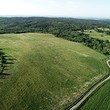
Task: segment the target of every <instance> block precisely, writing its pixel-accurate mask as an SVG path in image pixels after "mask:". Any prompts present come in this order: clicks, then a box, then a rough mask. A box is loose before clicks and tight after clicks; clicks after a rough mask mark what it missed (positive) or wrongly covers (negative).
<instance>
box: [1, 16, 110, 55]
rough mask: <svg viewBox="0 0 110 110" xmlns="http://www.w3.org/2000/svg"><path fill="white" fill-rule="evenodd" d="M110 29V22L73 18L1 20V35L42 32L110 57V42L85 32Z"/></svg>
mask: <svg viewBox="0 0 110 110" xmlns="http://www.w3.org/2000/svg"><path fill="white" fill-rule="evenodd" d="M106 27H107V28H110V21H109V20H107V21H104V20H84V19H73V18H42V17H39V18H37V17H29V18H19V17H18V18H0V33H1V34H4V33H25V32H42V33H51V34H54V35H55V36H56V37H62V38H64V39H67V40H70V41H74V42H81V43H84V44H85V45H86V46H88V47H90V48H92V49H95V50H97V51H99V52H101V53H103V54H106V55H110V42H109V41H103V40H100V39H96V38H91V37H90V36H89V35H88V34H85V33H84V30H90V29H97V31H99V32H103V31H102V30H101V28H106Z"/></svg>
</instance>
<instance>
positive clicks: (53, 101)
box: [0, 33, 107, 110]
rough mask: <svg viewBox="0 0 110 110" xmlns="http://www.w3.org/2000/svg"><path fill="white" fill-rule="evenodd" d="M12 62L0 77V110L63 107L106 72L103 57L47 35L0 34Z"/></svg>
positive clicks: (85, 48) (82, 47)
mask: <svg viewBox="0 0 110 110" xmlns="http://www.w3.org/2000/svg"><path fill="white" fill-rule="evenodd" d="M0 48H3V51H4V52H5V53H6V54H7V55H9V56H11V57H12V58H14V59H16V60H14V64H11V65H9V67H8V70H5V71H4V72H5V73H8V74H10V75H6V76H5V78H4V79H3V78H0V110H64V108H65V107H67V106H68V105H69V104H71V103H72V102H73V101H75V100H76V99H77V98H78V97H79V96H81V94H83V93H84V92H85V91H86V90H87V89H88V88H89V87H91V85H93V84H94V83H95V82H96V81H98V80H99V79H100V78H102V77H103V76H105V75H106V74H107V67H106V62H105V61H106V56H104V55H102V54H100V53H98V52H96V51H94V50H92V49H90V48H88V47H85V46H84V45H83V44H80V43H75V42H71V41H67V40H64V39H61V38H57V37H54V36H53V35H51V34H41V33H25V34H1V35H0Z"/></svg>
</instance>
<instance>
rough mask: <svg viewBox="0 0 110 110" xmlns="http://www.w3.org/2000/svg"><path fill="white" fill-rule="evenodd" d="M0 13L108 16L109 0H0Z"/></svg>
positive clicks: (109, 12)
mask: <svg viewBox="0 0 110 110" xmlns="http://www.w3.org/2000/svg"><path fill="white" fill-rule="evenodd" d="M0 15H1V16H5V15H13V16H50V17H82V18H83V17H84V18H85V17H89V18H91V17H92V18H110V0H0Z"/></svg>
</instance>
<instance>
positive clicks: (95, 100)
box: [79, 81, 110, 110]
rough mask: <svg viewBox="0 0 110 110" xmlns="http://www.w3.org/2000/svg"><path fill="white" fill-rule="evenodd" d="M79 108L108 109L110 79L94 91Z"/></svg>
mask: <svg viewBox="0 0 110 110" xmlns="http://www.w3.org/2000/svg"><path fill="white" fill-rule="evenodd" d="M79 110H110V81H108V82H107V83H106V84H105V85H103V86H102V87H101V88H100V89H99V90H98V91H97V92H95V94H94V95H93V96H91V97H90V98H89V99H88V101H87V102H86V103H85V104H84V105H83V106H82V107H81V108H80V109H79Z"/></svg>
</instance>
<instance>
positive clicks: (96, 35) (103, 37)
mask: <svg viewBox="0 0 110 110" xmlns="http://www.w3.org/2000/svg"><path fill="white" fill-rule="evenodd" d="M85 33H86V34H89V35H90V37H93V38H98V39H101V40H109V41H110V35H107V34H105V33H100V32H97V31H95V30H86V31H85Z"/></svg>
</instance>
